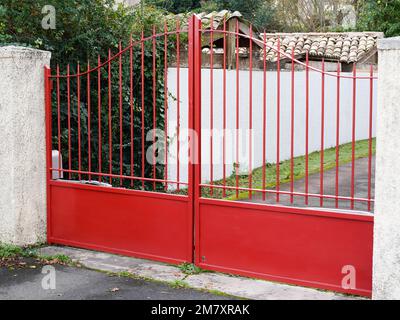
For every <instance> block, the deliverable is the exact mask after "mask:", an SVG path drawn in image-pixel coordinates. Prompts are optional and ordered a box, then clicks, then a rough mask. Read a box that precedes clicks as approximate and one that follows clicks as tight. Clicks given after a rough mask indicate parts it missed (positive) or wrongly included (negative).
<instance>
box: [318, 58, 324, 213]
mask: <svg viewBox="0 0 400 320" xmlns="http://www.w3.org/2000/svg"><path fill="white" fill-rule="evenodd" d="M321 76H322V82H321V153H320V155H321V157H320V160H321V162H320V169H319V174H320V178H319V182H320V190H319V193H320V195H321V197H320V198H319V205H320V206H321V207H322V206H323V205H324V198H323V195H324V147H325V146H324V142H325V141H324V135H325V61H324V60H322V73H321Z"/></svg>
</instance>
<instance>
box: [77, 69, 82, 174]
mask: <svg viewBox="0 0 400 320" xmlns="http://www.w3.org/2000/svg"><path fill="white" fill-rule="evenodd" d="M77 86H78V88H77V90H78V97H77V100H78V168H79V169H78V171H79V173H78V176H79V180H81V179H82V176H81V170H82V159H81V79H80V69H79V62H78V68H77Z"/></svg>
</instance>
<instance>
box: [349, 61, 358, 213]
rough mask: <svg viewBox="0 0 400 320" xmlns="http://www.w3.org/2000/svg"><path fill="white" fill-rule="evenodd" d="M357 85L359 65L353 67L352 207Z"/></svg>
mask: <svg viewBox="0 0 400 320" xmlns="http://www.w3.org/2000/svg"><path fill="white" fill-rule="evenodd" d="M356 86H357V67H356V64H355V63H354V67H353V112H352V130H351V131H352V132H351V186H350V198H351V200H350V208H351V209H354V192H355V185H354V176H355V159H356Z"/></svg>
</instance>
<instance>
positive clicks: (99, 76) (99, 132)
mask: <svg viewBox="0 0 400 320" xmlns="http://www.w3.org/2000/svg"><path fill="white" fill-rule="evenodd" d="M97 118H98V144H99V145H98V153H99V155H98V157H99V169H98V172H99V173H102V168H101V160H102V159H101V158H102V156H103V154H102V145H101V144H102V141H101V61H100V56H98V57H97ZM102 180H103V179H102V175H99V181H102Z"/></svg>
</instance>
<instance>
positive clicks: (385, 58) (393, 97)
mask: <svg viewBox="0 0 400 320" xmlns="http://www.w3.org/2000/svg"><path fill="white" fill-rule="evenodd" d="M378 50H379V80H378V113H377V114H378V119H377V120H378V121H377V152H376V175H375V176H376V182H375V199H376V203H375V226H374V258H373V259H374V262H373V266H374V270H373V293H372V296H373V298H374V299H400V37H395V38H387V39H382V40H378Z"/></svg>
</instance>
